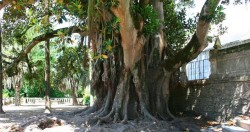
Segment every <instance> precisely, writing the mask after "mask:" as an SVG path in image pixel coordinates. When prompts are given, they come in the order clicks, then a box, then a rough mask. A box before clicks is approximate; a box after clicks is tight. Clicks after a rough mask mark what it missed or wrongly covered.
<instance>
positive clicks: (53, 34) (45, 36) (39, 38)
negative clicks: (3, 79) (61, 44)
mask: <svg viewBox="0 0 250 132" xmlns="http://www.w3.org/2000/svg"><path fill="white" fill-rule="evenodd" d="M65 29H70V30H71V31H72V33H75V32H76V33H78V32H79V28H78V27H76V26H71V27H66V28H61V29H57V30H53V31H51V32H47V33H46V34H42V35H39V36H37V37H35V38H33V39H32V41H31V42H30V43H29V45H28V46H27V47H26V48H25V50H24V51H23V52H21V53H19V56H18V57H17V58H16V59H15V60H14V61H13V62H12V63H11V64H10V65H9V66H7V68H5V70H3V71H1V72H0V73H4V72H5V71H7V70H8V69H10V68H11V67H15V66H17V64H18V63H19V62H20V61H22V59H23V58H25V57H26V55H27V54H28V53H30V51H31V50H32V49H33V48H34V47H35V46H36V45H37V44H38V43H40V42H42V41H45V40H47V39H51V38H54V37H57V36H59V35H58V32H60V31H63V30H65ZM74 31H75V32H74ZM81 34H86V32H83V31H82V32H81Z"/></svg>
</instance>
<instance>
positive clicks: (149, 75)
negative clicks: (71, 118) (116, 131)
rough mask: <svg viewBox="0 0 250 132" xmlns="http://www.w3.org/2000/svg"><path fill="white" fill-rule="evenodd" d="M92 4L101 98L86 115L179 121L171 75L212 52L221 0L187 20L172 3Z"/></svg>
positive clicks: (104, 0)
mask: <svg viewBox="0 0 250 132" xmlns="http://www.w3.org/2000/svg"><path fill="white" fill-rule="evenodd" d="M88 2H89V3H88V30H89V35H88V36H89V43H90V44H89V45H90V46H91V48H92V51H93V53H94V55H95V57H94V58H95V59H94V60H93V65H94V66H93V76H92V85H91V86H92V89H93V90H94V91H95V95H96V97H97V99H96V101H95V104H94V106H93V107H92V108H90V109H89V110H87V111H86V112H85V114H87V113H90V112H95V113H94V114H93V116H95V117H97V118H96V119H98V120H99V121H100V122H102V121H103V122H108V121H112V120H113V121H115V122H116V121H118V122H126V121H127V120H128V119H134V118H148V119H152V120H156V119H157V118H158V119H159V118H160V119H169V118H174V116H173V115H172V114H171V113H170V111H169V109H168V99H169V87H170V80H171V76H172V74H173V73H174V72H175V71H176V70H178V69H179V68H180V67H181V66H182V65H184V64H186V63H187V62H189V61H191V60H192V59H194V58H196V57H197V56H198V54H199V53H200V52H201V51H203V50H204V49H205V48H206V47H207V45H208V42H207V35H208V31H209V27H210V22H211V21H212V19H213V18H214V17H215V16H216V9H217V6H218V4H219V2H220V0H206V2H205V4H204V5H203V7H202V9H201V12H200V13H199V16H198V17H197V20H194V19H188V20H187V19H185V18H183V15H184V16H185V15H186V14H185V9H179V11H178V9H177V8H178V7H177V6H176V4H177V3H178V2H176V1H171V0H111V1H109V0H99V1H95V0H93V1H92V0H91V1H88ZM181 3H182V4H183V2H181ZM194 21H195V22H196V25H195V27H194V25H193V22H194ZM192 31H193V32H192ZM188 38H189V39H188ZM185 42H187V43H185ZM94 119H95V118H94Z"/></svg>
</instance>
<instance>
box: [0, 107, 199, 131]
mask: <svg viewBox="0 0 250 132" xmlns="http://www.w3.org/2000/svg"><path fill="white" fill-rule="evenodd" d="M52 108H53V109H52V114H45V113H44V106H41V105H25V106H19V107H16V106H13V105H9V106H4V107H3V109H4V111H5V112H6V113H5V114H2V115H1V114H0V132H23V131H24V132H33V131H36V132H40V131H43V132H44V131H45V132H60V131H63V132H85V131H91V132H134V131H136V132H137V131H144V132H183V131H191V132H192V131H193V132H198V131H200V128H199V127H198V126H197V125H196V124H197V123H194V121H193V120H192V119H190V118H189V119H188V120H177V121H174V122H167V121H159V122H153V121H148V120H139V121H138V120H133V121H128V123H127V124H121V123H107V124H102V125H94V126H89V125H88V123H86V120H84V118H85V116H84V115H81V113H76V112H77V111H82V110H83V109H84V108H85V107H84V106H69V105H54V106H52ZM48 121H52V124H53V125H52V127H48V126H49V125H50V124H46V123H49V122H48ZM57 121H60V123H59V124H58V122H57ZM41 122H42V123H41ZM50 123H51V122H50ZM15 124H16V125H15ZM24 124H27V125H24ZM39 125H40V126H39ZM41 125H42V126H41ZM43 125H44V126H46V127H45V128H41V127H43ZM20 126H21V127H20ZM22 128H24V130H23V131H22Z"/></svg>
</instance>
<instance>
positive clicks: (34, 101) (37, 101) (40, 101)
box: [3, 97, 83, 105]
mask: <svg viewBox="0 0 250 132" xmlns="http://www.w3.org/2000/svg"><path fill="white" fill-rule="evenodd" d="M50 101H51V103H52V105H53V104H67V105H71V104H73V99H72V98H50ZM77 101H78V103H79V104H81V102H82V101H83V98H77ZM3 104H4V105H9V104H15V98H14V97H11V98H6V99H3ZM44 104H45V100H44V98H30V97H29V98H21V105H44Z"/></svg>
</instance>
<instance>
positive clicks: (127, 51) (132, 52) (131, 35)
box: [111, 0, 145, 69]
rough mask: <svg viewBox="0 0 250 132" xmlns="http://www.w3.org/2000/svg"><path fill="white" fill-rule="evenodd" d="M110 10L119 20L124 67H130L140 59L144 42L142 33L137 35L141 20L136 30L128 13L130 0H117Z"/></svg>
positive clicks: (141, 23)
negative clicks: (117, 2) (116, 4)
mask: <svg viewBox="0 0 250 132" xmlns="http://www.w3.org/2000/svg"><path fill="white" fill-rule="evenodd" d="M111 10H112V12H113V13H114V14H115V16H116V17H118V18H119V20H120V23H119V25H120V33H121V40H122V48H123V54H124V65H125V68H126V69H132V68H133V66H134V64H135V63H136V62H137V61H138V60H139V59H140V57H141V50H142V48H143V46H144V43H145V42H144V37H143V35H141V36H138V32H139V30H141V29H142V27H143V22H140V27H139V30H137V29H136V28H135V25H134V22H133V18H132V16H131V13H130V0H119V5H118V6H117V7H111Z"/></svg>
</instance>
